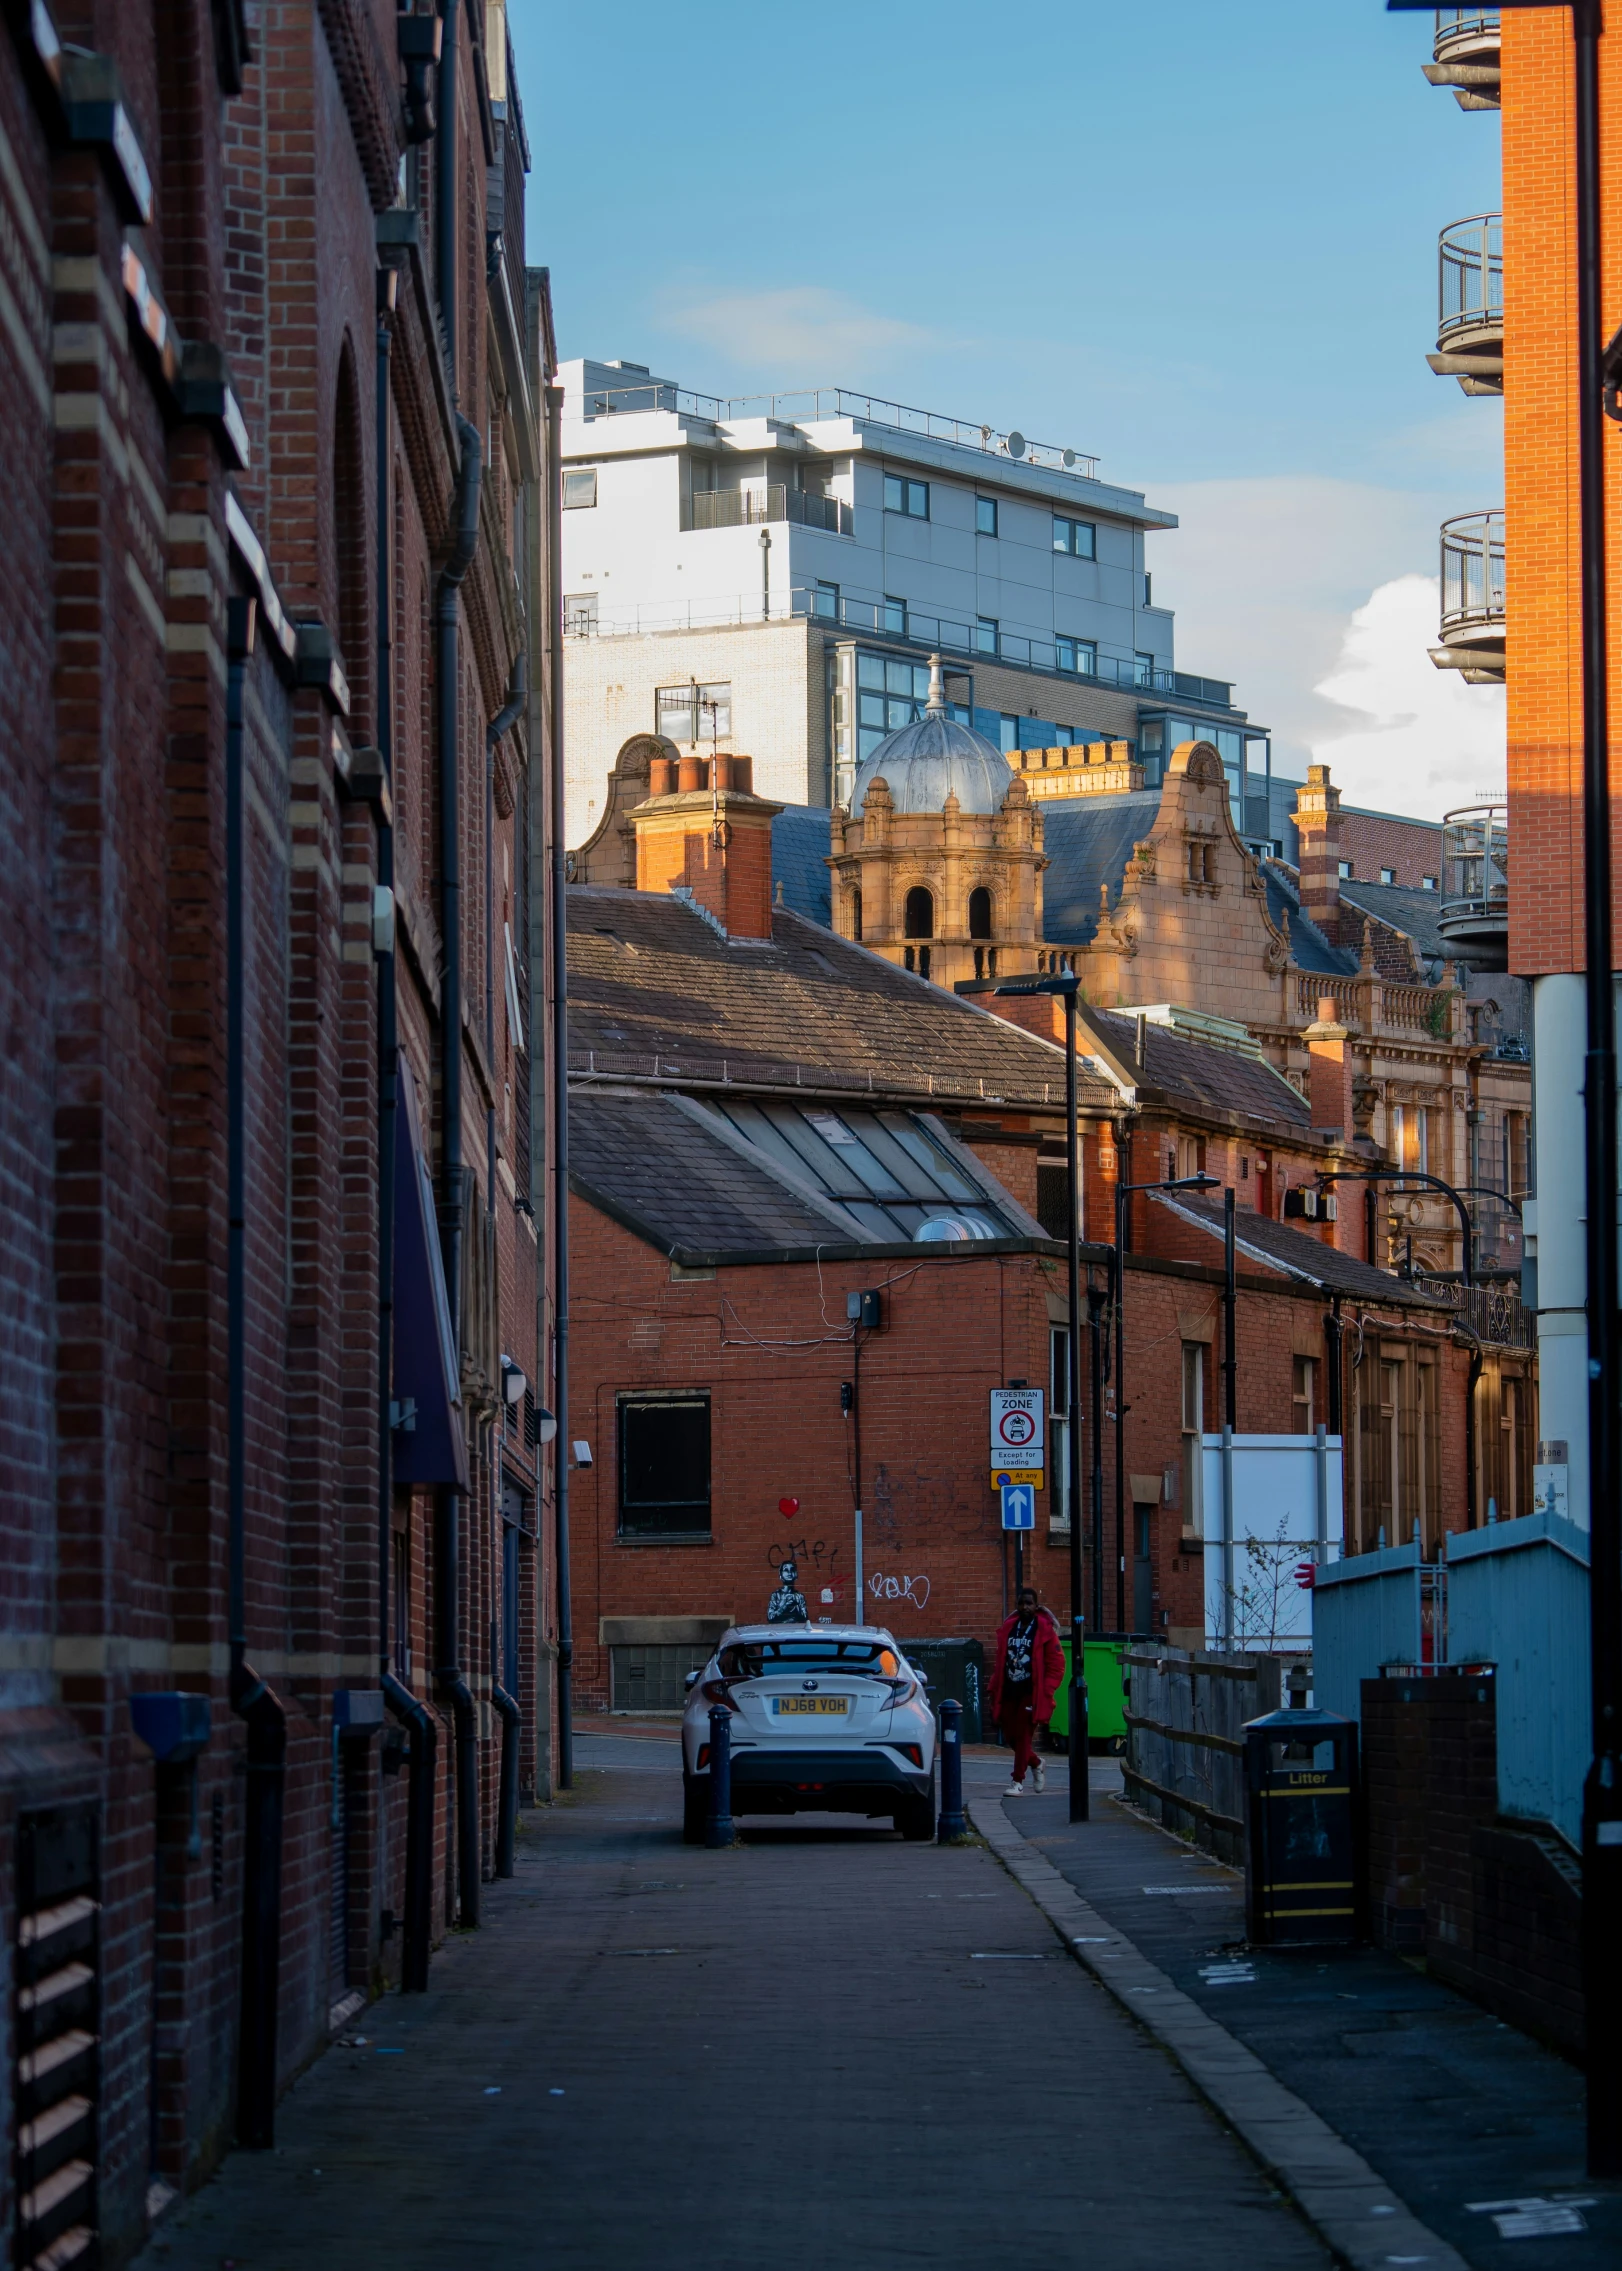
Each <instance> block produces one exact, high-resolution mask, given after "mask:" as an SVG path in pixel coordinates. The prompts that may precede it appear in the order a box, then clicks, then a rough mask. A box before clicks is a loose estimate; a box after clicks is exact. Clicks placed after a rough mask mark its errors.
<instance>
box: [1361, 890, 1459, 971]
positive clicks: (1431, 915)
mask: <svg viewBox="0 0 1622 2271" xmlns="http://www.w3.org/2000/svg"><path fill="white" fill-rule="evenodd" d="M1340 896H1341V903H1342V905H1344V906H1347V907H1355V908H1356V909H1357V911H1358V913H1359V914H1363V915H1372V916H1373V917H1374V918H1375V920H1376V922H1382V923H1389V924H1390V926H1391V928H1392V929H1393V930H1400V931H1401V932H1402V933H1403V934H1404V936H1405V937H1407V938H1411V939H1412V940H1413V942H1414V951H1415V952H1416V953H1417V954H1419V955H1421V956H1423V957H1424V959H1425V960H1426V961H1430V962H1446V961H1449V960H1453V961H1456V960H1457V959H1458V957H1459V950H1458V947H1457V946H1456V945H1454V946H1449V944H1448V942H1447V940H1446V939H1445V938H1444V937H1443V936H1442V933H1441V931H1440V929H1439V928H1438V925H1437V918H1438V916H1439V915H1440V914H1441V911H1442V894H1441V893H1440V892H1439V891H1410V890H1409V889H1408V888H1407V886H1406V885H1404V884H1400V883H1363V882H1361V881H1358V880H1357V879H1355V878H1348V877H1342V879H1341V886H1340Z"/></svg>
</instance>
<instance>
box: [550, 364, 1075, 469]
mask: <svg viewBox="0 0 1622 2271" xmlns="http://www.w3.org/2000/svg"><path fill="white" fill-rule="evenodd" d="M650 410H666V411H672V412H674V413H676V415H678V416H681V417H689V418H702V419H703V420H705V422H706V423H707V424H709V425H715V426H722V425H733V424H736V423H737V422H738V421H739V420H741V419H744V418H768V419H777V420H780V421H781V422H782V423H783V424H785V425H796V426H809V425H817V424H821V423H822V422H823V421H824V420H827V419H830V418H851V419H855V420H857V421H858V422H860V423H861V424H863V425H868V426H883V427H886V428H888V429H889V430H890V431H891V432H894V433H900V434H915V435H917V436H918V437H919V438H920V439H922V440H925V441H935V442H950V443H952V445H953V446H954V447H955V448H957V449H975V450H983V451H984V452H985V453H986V454H987V455H988V456H991V457H1007V458H1012V459H1013V460H1014V461H1015V463H1016V464H1023V465H1039V466H1042V467H1043V468H1045V469H1046V470H1047V471H1049V472H1053V473H1071V474H1074V475H1075V476H1076V478H1077V479H1078V480H1082V481H1096V480H1097V478H1098V459H1097V458H1096V456H1094V455H1093V454H1092V453H1091V452H1089V451H1086V450H1075V449H1066V448H1064V447H1062V446H1061V445H1060V444H1058V443H1056V442H1033V441H1030V440H1028V439H1027V437H1026V436H1025V435H1024V434H1021V433H1019V432H1017V431H1014V432H1010V433H1003V432H1002V431H1001V430H1000V429H999V428H997V427H995V426H987V425H982V424H981V423H979V421H977V420H975V419H970V418H949V417H947V416H946V415H945V414H944V413H943V412H941V411H938V410H917V409H914V408H913V407H912V405H911V404H910V403H905V402H888V401H886V400H885V399H884V397H883V396H882V395H877V394H857V393H855V392H853V391H852V389H851V388H849V387H844V386H811V387H796V388H793V389H790V390H789V391H787V392H785V393H782V394H735V395H719V394H693V393H690V392H689V391H688V389H687V388H686V387H680V386H673V385H671V384H670V383H669V382H668V381H666V380H663V379H655V380H649V381H647V382H645V383H644V384H643V385H641V386H611V387H593V388H592V389H591V390H590V391H589V392H588V393H587V394H586V395H585V397H584V401H583V412H584V415H585V416H586V417H587V418H607V417H614V416H628V415H634V414H636V413H637V412H646V411H650Z"/></svg>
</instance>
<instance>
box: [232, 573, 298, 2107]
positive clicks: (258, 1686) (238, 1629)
mask: <svg viewBox="0 0 1622 2271" xmlns="http://www.w3.org/2000/svg"><path fill="white" fill-rule="evenodd" d="M255 614H256V605H255V602H254V601H253V600H251V599H233V600H231V601H230V602H229V612H228V623H227V630H226V687H225V902H226V906H225V956H226V1012H225V1056H226V1075H225V1083H226V1106H225V1111H226V1169H225V1173H226V1208H227V1214H228V1220H229V1227H228V1232H227V1242H226V1383H227V1384H226V1421H227V1437H228V1446H229V1447H228V1455H227V1469H226V1474H227V1483H226V1493H227V1496H226V1506H227V1529H228V1537H229V1586H230V1596H229V1613H230V1650H231V1708H232V1710H233V1711H234V1712H235V1713H236V1715H237V1717H238V1718H239V1719H241V1720H243V1721H244V1722H245V1724H246V1726H247V1730H248V1743H247V1753H248V1756H247V1765H248V1777H247V1790H246V1796H245V1806H246V1819H245V1822H244V1829H243V1858H242V1998H241V2017H240V2023H239V2026H238V2030H237V2141H238V2143H239V2144H243V2145H257V2146H260V2147H264V2148H268V2147H270V2146H272V2145H274V2143H275V2141H276V2004H277V1992H278V1987H279V1983H280V1973H281V1939H282V1802H283V1793H284V1789H285V1785H286V1780H287V1714H286V1712H285V1711H284V1710H283V1708H282V1706H281V1703H280V1701H279V1700H278V1698H277V1697H276V1695H275V1693H274V1692H273V1691H272V1690H271V1689H270V1688H269V1687H267V1686H266V1685H265V1682H264V1681H263V1680H262V1679H261V1678H260V1676H259V1674H258V1673H257V1672H256V1671H255V1670H254V1668H253V1666H252V1665H251V1664H250V1663H249V1662H248V1578H247V1522H246V1517H247V1481H248V1457H247V1453H248V1444H247V1313H246V1312H247V1205H246V1184H247V1174H246V1169H247V1132H246V1131H247V1111H246V1101H247V1100H246V1094H245V1089H246V1075H245V1063H244V1056H245V1052H244V1007H243V978H244V973H243V960H244V955H245V951H246V933H247V920H246V900H245V867H246V861H245V858H244V850H243V810H244V806H245V804H246V801H247V800H246V796H245V793H244V786H245V784H244V780H243V772H244V760H243V748H242V725H243V712H244V707H245V703H244V687H245V682H246V679H247V671H248V660H249V657H250V656H251V655H252V653H253V642H254V630H255Z"/></svg>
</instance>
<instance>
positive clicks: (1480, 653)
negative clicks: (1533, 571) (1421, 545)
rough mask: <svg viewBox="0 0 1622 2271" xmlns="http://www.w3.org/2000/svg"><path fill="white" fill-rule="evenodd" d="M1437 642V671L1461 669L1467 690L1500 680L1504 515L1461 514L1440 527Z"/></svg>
mask: <svg viewBox="0 0 1622 2271" xmlns="http://www.w3.org/2000/svg"><path fill="white" fill-rule="evenodd" d="M1441 630H1442V643H1441V645H1440V646H1435V647H1432V648H1431V650H1430V657H1431V660H1432V662H1433V663H1435V665H1436V667H1437V669H1438V670H1461V671H1463V673H1464V676H1465V678H1466V680H1467V681H1468V682H1469V684H1471V685H1472V686H1500V685H1502V684H1503V679H1504V516H1503V514H1502V513H1501V512H1491V513H1460V514H1459V515H1458V516H1457V518H1456V519H1454V520H1445V521H1443V523H1442V625H1441Z"/></svg>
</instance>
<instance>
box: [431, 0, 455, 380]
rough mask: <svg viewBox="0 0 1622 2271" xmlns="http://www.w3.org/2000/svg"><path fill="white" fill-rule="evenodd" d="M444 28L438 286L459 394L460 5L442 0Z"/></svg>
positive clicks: (448, 364) (449, 370)
mask: <svg viewBox="0 0 1622 2271" xmlns="http://www.w3.org/2000/svg"><path fill="white" fill-rule="evenodd" d="M439 4H440V12H441V14H442V16H443V18H444V24H445V29H444V33H443V36H442V37H441V39H440V43H439V131H438V133H437V135H436V136H435V138H434V289H435V293H436V296H437V298H438V300H439V321H440V328H441V329H442V331H443V332H444V334H445V338H444V347H445V372H446V376H447V378H448V379H449V381H450V390H451V400H452V402H453V403H454V402H455V401H456V400H457V393H456V252H457V244H456V129H457V126H458V123H459V121H458V118H457V109H456V7H457V0H439Z"/></svg>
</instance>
